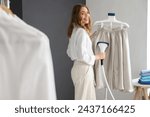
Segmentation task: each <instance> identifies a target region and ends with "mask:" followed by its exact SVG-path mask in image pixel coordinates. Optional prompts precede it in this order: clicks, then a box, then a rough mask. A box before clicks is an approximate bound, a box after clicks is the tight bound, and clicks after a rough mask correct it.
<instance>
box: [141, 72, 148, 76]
mask: <svg viewBox="0 0 150 117" xmlns="http://www.w3.org/2000/svg"><path fill="white" fill-rule="evenodd" d="M140 76H150V73H140Z"/></svg>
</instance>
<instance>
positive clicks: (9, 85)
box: [0, 9, 56, 100]
mask: <svg viewBox="0 0 150 117" xmlns="http://www.w3.org/2000/svg"><path fill="white" fill-rule="evenodd" d="M0 99H11V100H13V99H15V100H16V99H19V100H20V99H23V100H27V99H30V100H37V99H40V100H41V99H42V100H43V99H56V91H55V81H54V72H53V63H52V57H51V51H50V45H49V39H48V37H47V36H46V35H45V34H44V33H42V32H41V31H39V30H37V29H36V28H34V27H32V26H30V25H28V24H26V23H25V22H24V21H22V20H21V19H19V18H18V17H17V16H12V15H8V14H7V13H6V12H5V11H3V10H2V9H0Z"/></svg>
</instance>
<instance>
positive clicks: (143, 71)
mask: <svg viewBox="0 0 150 117" xmlns="http://www.w3.org/2000/svg"><path fill="white" fill-rule="evenodd" d="M145 73H150V70H147V69H145V70H141V72H140V74H145Z"/></svg>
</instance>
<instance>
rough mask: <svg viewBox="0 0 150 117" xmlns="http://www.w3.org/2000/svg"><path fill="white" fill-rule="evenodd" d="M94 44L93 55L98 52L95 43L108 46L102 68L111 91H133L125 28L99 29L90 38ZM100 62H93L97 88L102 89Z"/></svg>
mask: <svg viewBox="0 0 150 117" xmlns="http://www.w3.org/2000/svg"><path fill="white" fill-rule="evenodd" d="M92 40H93V44H94V53H95V54H97V53H99V52H100V50H99V47H98V46H97V42H99V41H104V42H108V43H109V46H108V48H107V50H106V58H105V60H104V68H105V73H106V78H107V81H108V84H109V86H110V88H111V89H117V90H121V91H129V92H132V91H133V85H132V76H131V64H130V51H129V42H128V33H127V28H122V29H121V27H117V28H112V29H110V28H108V27H105V26H103V27H99V28H98V29H97V31H96V32H95V33H94V34H93V36H92ZM100 65H101V64H100V61H96V62H95V77H96V84H97V86H96V87H97V88H104V86H105V85H104V83H105V82H104V81H103V80H102V77H101V74H100V73H101V71H100V70H101V68H100V67H101V66H100Z"/></svg>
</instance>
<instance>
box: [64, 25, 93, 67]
mask: <svg viewBox="0 0 150 117" xmlns="http://www.w3.org/2000/svg"><path fill="white" fill-rule="evenodd" d="M67 54H68V56H69V57H70V58H71V60H73V61H74V60H77V61H82V62H84V63H86V64H88V65H94V62H95V55H94V54H93V50H92V42H91V39H90V38H89V35H88V34H87V32H86V31H85V30H84V29H83V28H80V27H75V28H74V29H73V32H72V35H71V38H70V39H69V45H68V49H67Z"/></svg>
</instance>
